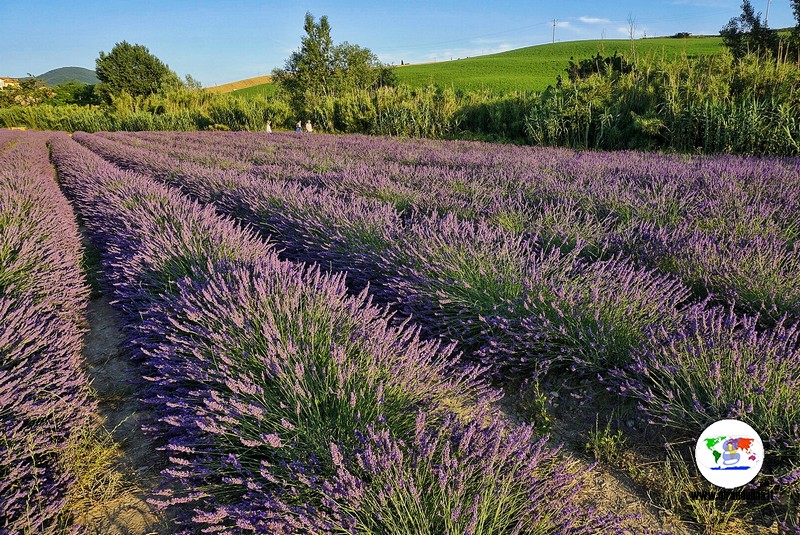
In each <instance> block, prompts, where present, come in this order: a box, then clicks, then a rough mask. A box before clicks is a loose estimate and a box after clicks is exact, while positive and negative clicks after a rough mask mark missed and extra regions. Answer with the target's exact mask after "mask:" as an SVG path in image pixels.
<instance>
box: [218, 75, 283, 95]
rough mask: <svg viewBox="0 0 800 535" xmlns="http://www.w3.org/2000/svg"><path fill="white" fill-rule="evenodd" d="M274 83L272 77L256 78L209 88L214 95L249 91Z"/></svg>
mask: <svg viewBox="0 0 800 535" xmlns="http://www.w3.org/2000/svg"><path fill="white" fill-rule="evenodd" d="M271 83H272V76H256V77H255V78H246V79H244V80H239V81H238V82H231V83H229V84H222V85H215V86H212V87H207V88H206V89H207V90H208V91H211V92H212V93H230V92H231V91H241V90H242V89H249V88H251V87H255V86H260V85H266V84H271Z"/></svg>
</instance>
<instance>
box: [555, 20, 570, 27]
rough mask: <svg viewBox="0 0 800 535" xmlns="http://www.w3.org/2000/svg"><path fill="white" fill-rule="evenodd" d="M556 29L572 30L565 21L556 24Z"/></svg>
mask: <svg viewBox="0 0 800 535" xmlns="http://www.w3.org/2000/svg"><path fill="white" fill-rule="evenodd" d="M556 28H572V24H570V23H569V21H566V20H559V21H557V22H556Z"/></svg>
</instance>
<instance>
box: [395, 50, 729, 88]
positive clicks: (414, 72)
mask: <svg viewBox="0 0 800 535" xmlns="http://www.w3.org/2000/svg"><path fill="white" fill-rule="evenodd" d="M633 44H634V47H635V51H636V54H637V55H639V56H642V55H644V56H655V57H658V56H660V55H666V56H668V57H671V56H679V55H681V54H683V53H686V55H687V56H701V55H712V54H716V53H718V52H719V51H720V50H722V39H721V38H719V37H689V38H686V39H672V38H669V37H664V38H653V39H637V40H635V41H634V43H633ZM598 51H600V52H601V53H603V54H606V55H611V54H613V53H614V51H618V52H619V53H623V54H625V55H626V56H629V55H630V52H631V42H630V40H627V39H618V40H605V41H599V40H597V41H571V42H567V43H555V44H547V45H539V46H531V47H527V48H520V49H517V50H510V51H508V52H502V53H500V54H491V55H488V56H479V57H474V58H467V59H460V60H454V61H447V62H439V63H427V64H422V65H409V66H405V67H398V68H397V69H396V70H395V72H396V73H397V77H398V78H399V80H400V82H402V83H405V84H408V85H411V86H424V85H427V84H430V83H433V84H436V85H439V86H445V87H453V88H455V89H465V90H475V89H483V88H491V89H496V90H497V89H499V90H503V91H531V90H532V91H541V90H543V89H546V88H547V86H548V85H550V84H554V83H555V81H556V77H557V76H558V75H559V74H561V75H565V69H566V67H567V65H568V63H569V59H570V57H574V58H575V59H576V60H579V59H584V58H588V57H591V56H594V55H595V54H597V52H598Z"/></svg>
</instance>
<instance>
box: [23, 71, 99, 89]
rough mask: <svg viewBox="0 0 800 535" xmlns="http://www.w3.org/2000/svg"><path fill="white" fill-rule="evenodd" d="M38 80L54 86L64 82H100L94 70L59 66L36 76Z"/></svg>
mask: <svg viewBox="0 0 800 535" xmlns="http://www.w3.org/2000/svg"><path fill="white" fill-rule="evenodd" d="M37 78H39V79H40V80H42V81H44V83H45V85H48V86H51V87H52V86H54V85H57V84H63V83H65V82H70V81H76V82H80V83H83V84H96V83H98V82H100V80H98V79H97V75H96V74H95V72H94V71H92V70H89V69H84V68H83V67H61V68H59V69H53V70H52V71H47V72H46V73H44V74H41V75H39V76H37Z"/></svg>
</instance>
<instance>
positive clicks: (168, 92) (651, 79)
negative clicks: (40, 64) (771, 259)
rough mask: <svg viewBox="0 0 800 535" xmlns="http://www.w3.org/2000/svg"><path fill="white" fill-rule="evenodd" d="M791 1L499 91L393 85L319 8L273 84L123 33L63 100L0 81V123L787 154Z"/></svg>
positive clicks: (799, 83) (795, 84) (797, 39)
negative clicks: (256, 90) (706, 40)
mask: <svg viewBox="0 0 800 535" xmlns="http://www.w3.org/2000/svg"><path fill="white" fill-rule="evenodd" d="M792 7H793V11H794V13H795V16H796V17H797V19H798V21H797V26H796V27H795V28H794V29H793V31H792V32H785V33H782V34H780V35H779V34H778V32H776V31H774V30H771V29H769V28H768V27H767V25H766V21H765V20H763V19H762V16H761V13H756V12H755V11H754V9H753V7H752V4H751V3H750V1H749V0H745V1H744V2H743V3H742V13H741V15H740V16H738V17H735V18H733V19H731V20H730V21H729V22H728V24H726V25H725V26H724V27H723V28H722V29H721V30H720V35H721V36H722V38H723V42H724V44H725V46H726V50H727V52H725V53H722V54H719V55H716V56H712V57H707V58H687V57H683V58H675V59H666V58H658V57H637V56H634V55H626V54H618V53H616V52H615V53H614V54H613V55H611V56H607V57H604V56H603V55H602V54H599V53H598V54H597V55H596V56H595V57H593V58H585V59H582V60H581V59H579V60H571V61H570V62H569V65H565V73H566V74H567V76H566V77H559V79H558V80H554V84H553V85H552V86H550V87H549V88H548V89H547V90H545V91H543V92H540V93H534V92H518V93H507V94H502V93H497V92H493V91H489V90H484V91H473V92H460V91H455V90H453V89H449V88H441V87H435V86H429V87H424V88H411V87H407V86H403V85H398V83H397V80H396V77H395V76H394V72H393V70H392V69H391V68H390V67H389V66H387V65H383V64H381V63H380V62H379V61H378V58H377V57H376V55H375V54H374V53H372V52H371V51H370V50H369V49H367V48H364V47H361V46H359V45H354V44H350V43H347V42H344V43H340V44H336V43H334V42H333V40H332V38H331V26H330V23H329V21H328V19H327V17H325V16H323V17H320V18H319V20H316V19H315V18H314V16H313V15H312V14H311V13H307V14H306V16H305V20H304V26H303V29H304V35H303V37H302V39H301V42H300V47H299V48H298V49H297V50H296V51H295V52H293V53H292V54H291V55H290V56H289V57H288V58H287V60H286V62H285V64H284V66H283V67H282V68H279V69H275V70H274V71H273V80H274V83H275V85H276V87H277V91H276V94H275V95H274V96H272V97H268V98H249V99H248V98H239V97H236V96H234V95H217V94H212V93H210V92H207V91H203V90H201V89H200V86H199V84H198V83H197V82H196V81H194V80H193V79H192V78H191V77H190V76H187V77H186V78H185V79H183V80H181V79H180V78H179V77H178V75H177V74H175V73H174V72H173V71H172V70H171V69H169V67H168V66H167V65H166V64H164V63H163V62H162V61H161V60H159V59H158V58H157V57H155V56H154V55H153V54H151V53H150V52H149V50H148V49H147V48H146V47H144V46H142V45H137V44H129V43H127V42H125V41H123V42H122V43H118V44H117V45H115V47H114V48H113V49H112V50H111V51H110V52H109V53H105V52H101V53H100V55H99V57H98V58H97V69H96V71H97V76H98V79H100V83H99V84H98V85H97V86H96V87H94V88H91V91H87V90H86V89H83V90H82V93H81V95H82V96H79V95H77V93H76V94H75V95H73V96H74V97H75V98H72V99H71V102H67V103H66V104H67V105H66V106H65V105H64V104H65V102H63V101H64V100H69V99H63V98H62V99H61V102H60V104H61V105H51V106H48V105H46V102H47V99H46V98H45V99H42V98H39V100H38V101H36V99H33V100H34V102H32V103H30V102H29V103H26V104H28V105H20V104H19V103H18V102H17V103H16V104H14V105H13V106H10V107H9V106H6V109H2V106H3V101H2V97H3V94H4V91H0V125H1V124H4V123H5V124H6V125H9V126H10V125H12V124H27V125H29V126H33V127H38V128H56V129H66V130H86V131H95V130H147V129H162V130H194V129H231V130H239V129H242V130H261V129H263V128H264V126H265V125H266V123H267V122H268V121H270V122H271V123H272V125H273V126H277V127H280V126H284V127H289V128H290V127H291V126H292V125H294V123H295V121H296V120H298V119H302V120H304V121H305V120H311V121H312V122H313V123H314V126H315V129H317V130H322V131H330V132H346V133H354V132H361V133H371V134H387V135H403V136H423V137H444V138H462V139H465V138H466V139H483V140H488V141H505V142H509V141H510V142H515V143H532V144H546V145H566V146H571V147H576V148H601V149H618V148H641V149H661V150H678V151H692V152H695V151H704V152H739V153H758V154H764V153H768V154H800V146H798V142H800V120H798V117H800V0H794V1H793V2H792ZM793 51H796V52H797V61H794V60H793V59H792V58H793V56H792V54H790V52H793ZM29 85H30V84H29ZM34 85H35V84H34ZM38 90H39V91H40V93H42V92H43V90H42V88H38ZM56 90H58V88H56ZM52 91H55V90H51V92H52ZM38 96H41V95H38ZM48 98H50V103H51V104H53V102H52V101H53V97H52V96H50V97H48ZM43 103H45V104H43ZM37 104H38V105H37ZM87 104H88V105H87Z"/></svg>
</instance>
